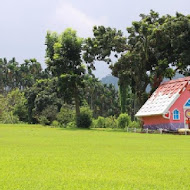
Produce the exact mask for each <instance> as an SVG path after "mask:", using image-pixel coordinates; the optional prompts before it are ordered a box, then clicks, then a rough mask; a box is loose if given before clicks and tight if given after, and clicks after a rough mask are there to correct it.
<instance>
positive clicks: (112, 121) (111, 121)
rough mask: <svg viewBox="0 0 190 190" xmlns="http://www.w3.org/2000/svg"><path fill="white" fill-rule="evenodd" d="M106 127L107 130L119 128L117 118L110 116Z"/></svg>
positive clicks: (106, 120) (106, 121)
mask: <svg viewBox="0 0 190 190" xmlns="http://www.w3.org/2000/svg"><path fill="white" fill-rule="evenodd" d="M105 127H106V128H117V120H116V119H115V117H113V116H110V117H106V118H105Z"/></svg>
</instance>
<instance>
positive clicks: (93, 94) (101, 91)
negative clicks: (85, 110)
mask: <svg viewBox="0 0 190 190" xmlns="http://www.w3.org/2000/svg"><path fill="white" fill-rule="evenodd" d="M84 84H85V88H83V90H82V98H83V99H85V100H86V102H87V104H88V105H89V107H90V109H91V110H93V116H94V117H95V118H97V117H98V116H103V117H108V116H113V115H116V116H117V115H119V110H120V107H119V103H118V92H117V90H116V89H115V88H114V86H113V85H111V84H110V85H105V84H102V83H101V82H100V81H98V79H97V78H95V77H93V76H89V75H85V77H84Z"/></svg>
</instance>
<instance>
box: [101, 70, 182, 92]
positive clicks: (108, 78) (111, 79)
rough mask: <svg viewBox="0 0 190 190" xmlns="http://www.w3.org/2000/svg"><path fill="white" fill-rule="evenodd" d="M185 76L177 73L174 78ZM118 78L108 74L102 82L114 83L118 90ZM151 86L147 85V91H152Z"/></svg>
mask: <svg viewBox="0 0 190 190" xmlns="http://www.w3.org/2000/svg"><path fill="white" fill-rule="evenodd" d="M183 77H184V76H183V75H182V74H179V73H176V75H175V76H174V77H173V79H178V78H183ZM118 80H119V79H118V78H117V77H114V76H113V75H107V76H106V77H104V78H102V79H101V82H102V83H103V84H113V85H114V86H115V88H116V89H117V90H118ZM166 81H169V79H164V81H163V82H166ZM150 90H151V88H150V85H148V86H147V88H146V91H147V92H150Z"/></svg>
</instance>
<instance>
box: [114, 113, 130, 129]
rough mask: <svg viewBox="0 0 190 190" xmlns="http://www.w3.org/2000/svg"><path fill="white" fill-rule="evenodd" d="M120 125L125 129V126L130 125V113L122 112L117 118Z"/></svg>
mask: <svg viewBox="0 0 190 190" xmlns="http://www.w3.org/2000/svg"><path fill="white" fill-rule="evenodd" d="M117 122H118V127H119V128H122V129H124V128H125V127H127V126H129V125H130V123H131V118H130V116H129V115H128V114H126V113H122V114H120V115H119V117H118V118H117Z"/></svg>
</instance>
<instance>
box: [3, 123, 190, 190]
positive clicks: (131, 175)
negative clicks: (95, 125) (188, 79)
mask: <svg viewBox="0 0 190 190" xmlns="http://www.w3.org/2000/svg"><path fill="white" fill-rule="evenodd" d="M65 189H66V190H77V189H82V190H88V189H89V190H100V189H101V190H112V189H114V190H115V189H118V190H123V189H126V190H128V189H129V190H130V189H134V190H141V189H143V190H148V189H153V190H157V189H160V190H163V189H166V190H183V189H188V190H189V189H190V136H185V135H160V134H135V133H126V132H120V131H112V130H98V129H96V130H95V129H94V130H93V129H91V130H77V129H75V130H74V129H73V130H72V129H61V128H46V127H42V126H37V125H36V126H34V125H24V124H22V125H0V190H65Z"/></svg>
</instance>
